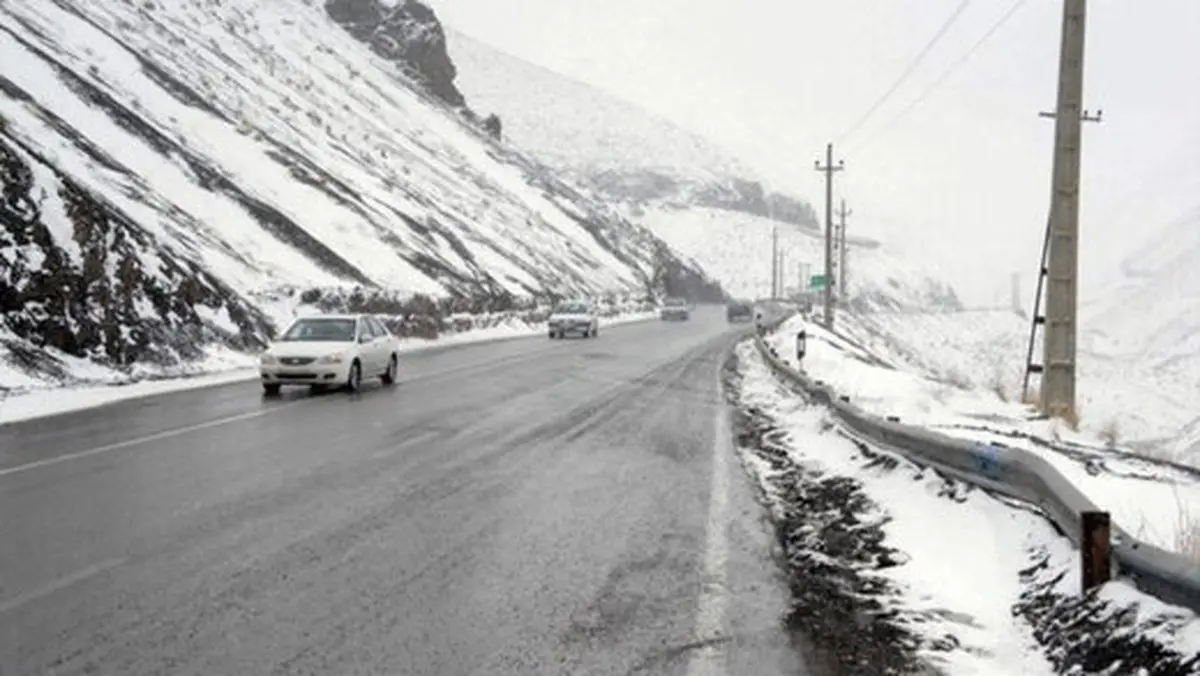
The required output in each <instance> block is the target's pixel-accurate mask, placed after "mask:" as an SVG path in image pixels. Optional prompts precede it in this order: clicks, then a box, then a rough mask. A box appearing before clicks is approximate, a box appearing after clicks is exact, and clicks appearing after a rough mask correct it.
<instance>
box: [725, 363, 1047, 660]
mask: <svg viewBox="0 0 1200 676" xmlns="http://www.w3.org/2000/svg"><path fill="white" fill-rule="evenodd" d="M738 357H739V361H740V362H741V373H742V377H743V381H742V388H741V404H742V405H743V406H745V407H750V408H753V409H757V410H758V411H760V412H761V413H762V414H764V415H766V416H768V417H770V418H773V419H774V420H775V421H776V422H777V424H778V425H779V427H780V428H781V429H782V430H783V435H782V439H781V442H782V444H783V445H784V446H786V447H787V449H788V452H789V455H790V458H791V460H792V461H793V462H794V463H796V464H797V465H799V466H801V467H803V468H805V469H806V470H807V471H811V472H814V473H819V474H820V475H823V476H836V477H848V478H851V479H852V480H853V481H854V482H856V483H858V484H859V485H860V486H861V491H862V493H864V494H865V496H866V498H867V499H868V500H869V501H870V502H871V503H873V505H872V507H871V508H870V509H869V510H868V512H867V513H865V514H864V515H863V516H862V521H863V522H866V523H877V524H879V525H880V530H881V531H882V534H883V539H884V543H883V544H884V545H885V546H889V547H892V548H895V549H896V550H898V551H899V553H900V555H899V556H896V557H894V558H897V559H899V560H898V561H897V562H896V563H897V564H898V565H892V566H882V565H878V564H877V565H875V566H863V567H862V569H861V570H860V571H859V574H860V575H862V576H865V577H868V578H872V579H874V580H876V581H878V582H880V583H883V584H885V585H886V586H887V587H888V588H890V589H891V590H892V592H891V593H889V594H887V595H885V596H883V597H882V598H880V599H879V602H880V603H881V604H882V605H883V608H882V609H881V611H880V615H881V616H886V615H887V614H888V613H894V614H895V617H894V620H893V621H895V622H897V623H899V624H900V625H902V626H903V627H904V628H905V629H906V630H907V631H909V632H911V633H912V634H914V635H915V636H916V637H917V640H918V641H919V643H920V645H921V648H920V649H919V650H918V651H917V656H918V657H919V658H920V659H921V660H922V661H923V662H926V663H932V664H936V665H937V666H939V667H941V668H942V669H945V670H946V671H947V673H953V674H980V675H984V674H996V675H1000V674H1005V675H1009V674H1024V675H1028V676H1037V675H1038V674H1051V673H1054V672H1053V669H1051V667H1050V664H1049V662H1048V661H1047V660H1046V659H1045V658H1044V657H1043V656H1042V655H1041V653H1040V651H1039V650H1038V649H1037V644H1036V642H1035V640H1034V638H1033V635H1032V631H1031V629H1030V627H1028V626H1026V625H1023V624H1022V623H1020V622H1019V621H1017V620H1015V619H1014V618H1013V614H1012V608H1013V606H1014V605H1015V604H1016V602H1017V600H1018V597H1019V594H1020V580H1019V572H1020V570H1021V569H1022V568H1024V567H1025V566H1026V565H1027V564H1028V558H1027V556H1025V552H1026V551H1027V550H1028V549H1029V548H1030V547H1031V546H1035V545H1037V544H1041V543H1044V542H1048V541H1050V540H1052V539H1055V538H1057V535H1056V534H1055V533H1054V532H1053V529H1052V528H1051V527H1050V525H1049V524H1048V523H1046V522H1045V521H1044V520H1043V519H1041V518H1039V517H1037V516H1035V515H1033V514H1031V513H1028V512H1025V511H1021V510H1016V509H1012V508H1010V507H1008V506H1006V505H1004V504H1002V503H1000V502H999V501H997V500H995V499H994V498H992V497H990V496H988V495H987V494H985V493H983V492H981V491H977V490H972V489H969V488H966V487H962V486H955V485H951V484H948V483H947V482H945V481H943V480H941V479H940V478H938V477H937V476H936V475H934V474H933V473H930V472H922V471H919V470H917V468H915V467H912V466H909V465H898V464H897V463H895V462H879V461H878V456H876V455H875V454H873V453H864V451H863V450H861V449H859V448H858V447H856V445H855V444H854V443H852V442H851V441H849V440H847V439H845V438H843V437H841V436H838V435H836V434H834V433H832V432H831V430H830V429H829V427H828V425H827V424H826V416H827V411H825V410H824V409H820V408H815V407H810V406H807V405H805V404H804V403H803V402H802V401H801V400H800V399H799V398H797V397H796V396H795V395H794V394H792V393H790V392H788V391H786V390H785V389H783V387H782V386H781V385H780V383H779V381H778V380H777V379H776V378H775V376H774V375H773V374H772V373H771V372H770V370H769V368H768V367H767V366H766V364H765V363H764V362H763V361H762V359H761V357H760V356H759V355H758V353H757V350H756V348H755V347H754V346H753V344H752V343H746V344H743V345H742V346H740V347H739V350H738ZM744 450H745V449H744ZM889 465H891V466H890V467H889ZM761 468H762V467H761V465H760V469H761ZM782 497H785V496H777V499H780V498H782ZM951 501H953V502H954V503H958V504H952V502H951ZM829 553H832V551H831V550H830V551H829Z"/></svg>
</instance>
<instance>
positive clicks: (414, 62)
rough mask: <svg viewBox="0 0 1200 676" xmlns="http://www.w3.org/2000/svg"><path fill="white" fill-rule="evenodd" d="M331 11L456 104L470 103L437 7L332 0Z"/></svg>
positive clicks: (403, 1) (402, 1) (405, 0)
mask: <svg viewBox="0 0 1200 676" xmlns="http://www.w3.org/2000/svg"><path fill="white" fill-rule="evenodd" d="M325 11H326V12H328V13H329V17H330V18H331V19H333V20H334V21H335V22H337V23H338V25H340V26H341V27H342V28H344V29H346V31H348V32H349V33H350V34H351V35H353V36H354V37H355V38H357V39H359V40H361V41H362V42H365V43H367V44H368V45H370V47H371V49H372V50H373V51H374V52H375V53H376V54H379V55H380V56H382V57H384V58H386V59H389V60H391V61H394V62H396V63H397V64H399V65H400V66H401V67H402V68H403V69H404V70H405V71H406V72H408V73H409V74H410V75H412V76H413V78H414V79H416V80H417V82H419V83H420V84H421V85H422V86H423V87H425V89H426V90H427V91H428V92H429V93H430V94H432V95H433V96H435V97H436V98H438V99H440V100H441V101H443V102H444V103H446V104H447V105H449V106H450V107H452V108H459V107H462V106H465V105H466V99H465V98H464V97H463V95H462V92H460V91H459V90H458V87H457V86H456V85H455V84H454V78H455V77H456V76H457V75H458V71H457V69H456V68H455V67H454V62H453V61H452V60H451V59H450V52H449V51H448V50H447V48H446V32H445V30H444V29H443V28H442V24H441V22H440V21H438V18H437V16H436V15H435V14H434V12H433V10H432V9H430V8H429V7H428V6H426V5H424V4H422V3H420V2H417V1H416V0H399V2H383V1H381V0H327V2H326V3H325Z"/></svg>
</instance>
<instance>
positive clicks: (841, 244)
mask: <svg viewBox="0 0 1200 676" xmlns="http://www.w3.org/2000/svg"><path fill="white" fill-rule="evenodd" d="M853 213H854V210H853V209H847V208H846V200H842V204H841V208H840V209H838V255H839V256H840V259H839V260H838V295H839V296H841V299H842V301H843V302H844V301H846V300H847V298H848V296H847V293H848V291H847V287H846V217H847V216H849V215H850V214H853Z"/></svg>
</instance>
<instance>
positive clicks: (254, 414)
mask: <svg viewBox="0 0 1200 676" xmlns="http://www.w3.org/2000/svg"><path fill="white" fill-rule="evenodd" d="M537 356H540V355H528V354H521V355H518V356H516V357H511V356H510V357H506V358H503V359H501V360H499V362H500V363H508V362H510V361H512V360H514V359H518V360H519V359H521V358H523V357H528V358H529V359H533V358H536V357H537ZM496 362H497V360H495V359H492V360H488V361H485V362H481V363H475V364H461V365H459V366H455V367H451V368H449V369H445V370H442V371H435V372H433V373H426V374H422V375H419V376H414V377H412V378H409V379H408V382H413V381H418V380H426V379H429V378H436V377H438V376H441V375H448V374H451V373H457V372H460V371H469V370H472V369H476V368H481V367H486V366H489V365H491V364H493V363H496ZM314 401H319V399H301V400H298V401H293V402H289V403H286V404H280V405H278V406H272V407H271V408H267V409H259V410H256V411H249V412H247V413H239V414H238V415H232V416H229V417H226V418H218V419H216V420H209V421H207V422H202V423H197V424H195V425H187V426H185V427H176V428H173V429H169V430H163V431H162V432H156V433H154V434H149V435H146V436H144V437H135V438H133V439H125V440H124V441H118V442H115V443H111V444H106V445H104V446H97V447H95V448H89V449H87V450H83V451H77V452H75V453H68V454H66V455H59V456H55V457H53V458H46V459H44V460H35V461H33V462H29V463H25V464H24V465H17V466H16V467H9V468H6V469H0V477H6V476H9V475H12V474H20V473H22V472H28V471H30V470H35V469H39V468H42V467H49V466H51V465H57V464H59V463H63V462H68V461H71V460H80V459H83V458H88V457H91V456H93V455H100V454H102V453H108V452H110V451H117V450H120V449H123V448H129V447H131V446H138V445H141V444H145V443H148V442H151V441H161V440H163V439H171V438H173V437H177V436H181V435H184V434H189V433H191V432H197V431H200V430H205V429H209V428H212V427H220V426H222V425H228V424H230V423H235V422H240V421H242V420H250V419H252V418H258V417H261V416H265V415H269V414H271V413H275V412H278V411H285V410H287V409H289V408H292V407H293V406H299V405H300V404H307V403H311V402H314Z"/></svg>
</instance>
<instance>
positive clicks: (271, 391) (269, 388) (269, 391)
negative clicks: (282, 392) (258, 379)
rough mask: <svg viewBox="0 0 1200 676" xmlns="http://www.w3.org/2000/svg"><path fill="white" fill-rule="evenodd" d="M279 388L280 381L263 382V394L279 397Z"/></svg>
mask: <svg viewBox="0 0 1200 676" xmlns="http://www.w3.org/2000/svg"><path fill="white" fill-rule="evenodd" d="M279 388H280V385H279V383H263V394H265V395H267V396H268V397H277V396H279Z"/></svg>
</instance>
